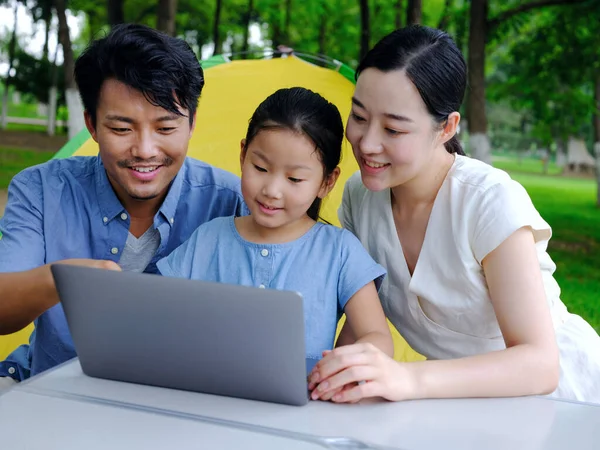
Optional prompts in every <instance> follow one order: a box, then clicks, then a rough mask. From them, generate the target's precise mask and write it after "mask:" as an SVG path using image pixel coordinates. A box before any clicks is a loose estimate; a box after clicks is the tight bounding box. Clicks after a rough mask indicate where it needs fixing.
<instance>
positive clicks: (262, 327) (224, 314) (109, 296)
mask: <svg viewBox="0 0 600 450" xmlns="http://www.w3.org/2000/svg"><path fill="white" fill-rule="evenodd" d="M51 270H52V275H53V276H54V280H55V283H56V287H57V289H58V294H59V297H60V300H61V303H62V306H63V309H64V312H65V315H66V318H67V323H68V325H69V329H70V331H71V336H72V338H73V342H74V344H75V350H76V352H77V355H78V356H79V360H80V363H81V368H82V370H83V372H84V373H85V374H86V375H89V376H92V377H98V378H105V379H110V380H117V381H126V382H132V383H139V384H147V385H152V386H160V387H166V388H174V389H182V390H188V391H196V392H203V393H209V394H217V395H224V396H230V397H238V398H246V399H253V400H262V401H267V402H275V403H283V404H288V405H304V404H306V403H307V401H308V389H307V379H306V377H307V373H308V372H309V371H310V370H311V369H312V366H313V365H314V364H315V362H316V361H314V360H306V358H305V345H304V313H303V306H302V297H301V295H300V294H298V293H296V292H287V291H277V290H270V289H259V288H253V287H246V286H236V285H228V284H219V283H210V282H203V281H195V280H185V279H179V278H168V277H163V276H159V275H150V274H142V273H132V272H116V271H109V270H102V269H92V268H88V267H78V266H70V265H64V264H54V265H52V267H51Z"/></svg>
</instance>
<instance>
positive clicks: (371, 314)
mask: <svg viewBox="0 0 600 450" xmlns="http://www.w3.org/2000/svg"><path fill="white" fill-rule="evenodd" d="M344 312H345V313H346V324H344V328H346V329H347V331H346V336H347V337H346V340H348V337H353V338H354V343H365V344H372V345H373V346H375V347H376V348H378V349H379V350H381V351H382V352H383V353H385V354H386V355H389V356H393V355H394V344H393V342H392V335H391V333H390V329H389V327H388V324H387V321H386V319H385V313H384V312H383V308H382V307H381V301H380V300H379V295H378V294H377V289H376V288H375V283H374V282H372V281H371V282H370V283H368V284H366V285H365V286H363V287H362V288H361V289H359V290H358V292H356V294H354V295H353V296H352V297H350V300H348V302H347V303H346V306H345V308H344ZM342 333H344V330H342ZM340 337H342V338H343V336H340ZM342 342H343V341H342Z"/></svg>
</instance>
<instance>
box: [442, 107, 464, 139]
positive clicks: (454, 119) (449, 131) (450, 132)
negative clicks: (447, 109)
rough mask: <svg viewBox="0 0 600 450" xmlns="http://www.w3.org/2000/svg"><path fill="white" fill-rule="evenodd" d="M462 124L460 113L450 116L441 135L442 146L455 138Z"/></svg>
mask: <svg viewBox="0 0 600 450" xmlns="http://www.w3.org/2000/svg"><path fill="white" fill-rule="evenodd" d="M459 123H460V113H458V112H456V111H454V112H453V113H451V114H450V115H449V116H448V119H447V120H446V123H445V124H444V128H442V132H441V134H440V140H441V144H445V143H446V142H448V141H449V140H450V139H452V138H453V137H454V135H455V134H456V131H457V130H458V124H459Z"/></svg>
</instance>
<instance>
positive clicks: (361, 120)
mask: <svg viewBox="0 0 600 450" xmlns="http://www.w3.org/2000/svg"><path fill="white" fill-rule="evenodd" d="M350 115H351V116H352V118H353V119H354V120H356V121H357V122H364V121H365V119H364V118H363V117H361V116H359V115H358V114H356V113H354V112H353V113H350Z"/></svg>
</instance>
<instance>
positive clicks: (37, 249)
mask: <svg viewBox="0 0 600 450" xmlns="http://www.w3.org/2000/svg"><path fill="white" fill-rule="evenodd" d="M42 198H43V197H42V188H41V183H40V181H39V178H38V177H37V174H35V173H32V172H31V171H25V172H21V173H20V174H19V175H17V176H16V177H15V178H14V179H13V181H12V182H11V184H10V186H9V189H8V203H7V205H6V209H5V211H4V216H3V217H2V218H1V219H0V334H10V333H14V332H16V331H19V330H21V329H22V328H25V327H26V326H27V325H29V324H30V323H31V322H33V321H34V320H35V319H36V318H37V317H39V316H40V315H41V314H42V313H43V312H44V311H46V310H47V309H48V308H51V307H52V306H54V305H56V304H57V303H58V295H57V292H56V288H55V286H54V280H53V278H52V273H51V272H50V266H49V265H48V264H46V241H45V235H44V219H43V207H42ZM66 262H67V263H70V264H78V265H86V266H89V267H98V268H109V269H114V268H118V266H117V265H116V264H115V263H113V262H110V261H94V260H69V261H66ZM115 266H116V267H115Z"/></svg>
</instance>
